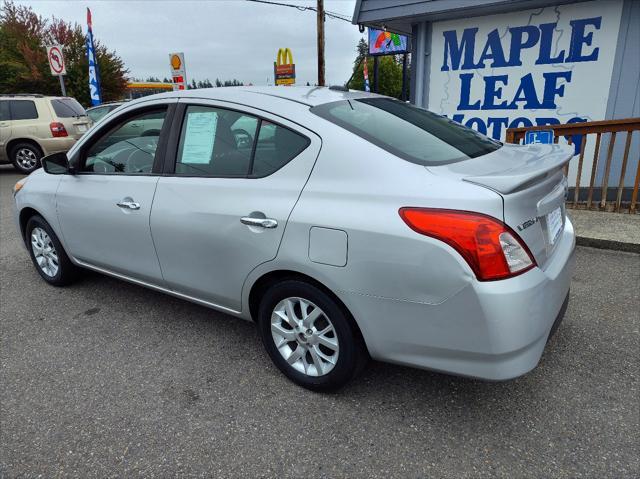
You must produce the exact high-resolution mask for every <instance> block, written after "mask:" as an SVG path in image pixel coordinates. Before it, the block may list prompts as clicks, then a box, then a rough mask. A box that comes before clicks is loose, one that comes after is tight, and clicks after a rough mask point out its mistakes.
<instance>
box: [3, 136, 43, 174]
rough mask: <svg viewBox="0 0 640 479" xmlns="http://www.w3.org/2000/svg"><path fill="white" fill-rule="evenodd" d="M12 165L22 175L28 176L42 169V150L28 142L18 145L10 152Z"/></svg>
mask: <svg viewBox="0 0 640 479" xmlns="http://www.w3.org/2000/svg"><path fill="white" fill-rule="evenodd" d="M9 158H10V159H11V163H13V166H15V167H16V169H17V170H18V171H20V173H24V174H25V175H28V174H29V173H31V172H32V171H35V170H37V169H38V168H40V165H41V162H40V160H42V150H41V149H40V147H38V146H37V145H34V144H33V143H28V142H21V143H16V144H15V145H13V146H12V147H11V151H10V152H9Z"/></svg>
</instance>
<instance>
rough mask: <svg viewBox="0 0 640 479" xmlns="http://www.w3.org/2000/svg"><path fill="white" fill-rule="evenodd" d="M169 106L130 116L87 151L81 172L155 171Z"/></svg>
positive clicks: (139, 172) (123, 172) (141, 172)
mask: <svg viewBox="0 0 640 479" xmlns="http://www.w3.org/2000/svg"><path fill="white" fill-rule="evenodd" d="M166 113H167V111H166V109H162V110H155V111H151V112H147V113H143V114H141V115H137V116H134V117H129V118H128V119H126V120H125V121H123V122H122V123H120V124H118V125H117V126H115V127H114V128H112V129H110V130H109V132H107V133H106V134H104V135H103V136H102V137H100V139H98V141H96V142H95V143H93V145H91V146H90V147H89V149H88V150H87V153H86V156H85V162H84V165H83V166H82V168H81V171H85V172H89V173H105V174H118V173H121V174H144V173H151V171H152V169H153V162H154V159H155V155H156V150H157V148H158V141H159V139H160V131H161V130H162V125H163V124H164V119H165V116H166Z"/></svg>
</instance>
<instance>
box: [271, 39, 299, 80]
mask: <svg viewBox="0 0 640 479" xmlns="http://www.w3.org/2000/svg"><path fill="white" fill-rule="evenodd" d="M273 78H274V80H275V84H276V85H293V84H294V83H295V82H296V65H295V64H294V63H293V55H292V54H291V50H289V49H288V48H280V49H279V50H278V56H277V57H276V61H275V62H274V63H273Z"/></svg>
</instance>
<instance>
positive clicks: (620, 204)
mask: <svg viewBox="0 0 640 479" xmlns="http://www.w3.org/2000/svg"><path fill="white" fill-rule="evenodd" d="M550 129H553V132H554V142H555V143H558V140H559V139H560V138H564V139H565V140H566V141H567V143H568V144H569V145H572V144H573V143H574V142H576V143H580V148H579V153H577V154H576V156H578V155H579V156H578V162H577V167H576V168H572V169H573V171H574V172H575V183H574V182H572V181H571V178H569V184H570V185H572V184H575V186H573V187H572V188H570V195H569V199H568V201H567V206H569V207H572V208H586V209H598V210H603V211H615V212H622V211H628V212H629V213H636V212H637V211H638V210H639V208H638V184H639V183H640V158H636V156H637V155H636V156H634V159H638V161H637V163H636V164H634V162H633V161H632V162H629V152H630V150H631V138H632V135H633V132H634V131H636V130H640V118H627V119H624V120H610V121H590V122H585V123H570V124H563V125H546V126H532V127H524V128H509V129H508V130H507V137H506V141H507V143H520V142H521V141H522V140H523V139H524V137H525V135H526V132H527V131H535V130H550ZM623 134H624V135H625V136H626V138H625V143H624V153H623V154H622V155H621V156H620V155H619V154H615V153H614V150H615V144H616V137H617V136H620V135H623ZM589 135H595V147H594V149H593V154H592V155H588V157H591V156H592V158H593V163H592V165H591V175H590V181H589V186H588V187H587V186H582V185H581V177H582V173H583V172H582V169H583V164H584V160H585V150H586V149H587V142H588V141H593V140H592V138H593V137H592V136H589ZM601 145H605V148H606V150H607V152H606V159H605V160H603V159H602V158H600V156H601V155H600V153H601V152H600V150H601ZM618 153H619V152H618ZM574 161H575V156H574V159H573V160H571V163H573V162H574ZM602 161H606V163H605V165H604V172H603V174H602V178H601V181H600V182H599V183H600V185H597V184H596V177H597V173H598V165H599V164H600V165H601V164H602ZM612 164H615V165H616V167H617V165H620V175H619V177H618V178H611V177H610V176H611V166H612ZM633 167H635V170H636V171H635V182H634V183H633V187H625V177H626V176H627V175H628V173H630V171H629V172H627V169H629V170H631V169H632V168H633ZM565 173H567V174H568V173H569V165H567V168H566V169H565ZM572 176H573V175H572ZM615 187H617V191H616V194H615V195H611V194H610V193H612V188H615ZM608 194H609V196H611V198H609V197H608V196H607V195H608Z"/></svg>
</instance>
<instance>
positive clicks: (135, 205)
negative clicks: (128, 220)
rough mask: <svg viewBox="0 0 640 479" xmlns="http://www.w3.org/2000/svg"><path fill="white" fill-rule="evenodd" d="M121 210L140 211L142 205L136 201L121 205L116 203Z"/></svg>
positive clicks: (121, 203)
mask: <svg viewBox="0 0 640 479" xmlns="http://www.w3.org/2000/svg"><path fill="white" fill-rule="evenodd" d="M116 205H117V206H119V207H120V208H126V209H128V210H139V209H140V203H136V202H135V201H121V202H120V203H116Z"/></svg>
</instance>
